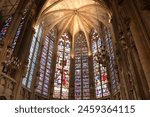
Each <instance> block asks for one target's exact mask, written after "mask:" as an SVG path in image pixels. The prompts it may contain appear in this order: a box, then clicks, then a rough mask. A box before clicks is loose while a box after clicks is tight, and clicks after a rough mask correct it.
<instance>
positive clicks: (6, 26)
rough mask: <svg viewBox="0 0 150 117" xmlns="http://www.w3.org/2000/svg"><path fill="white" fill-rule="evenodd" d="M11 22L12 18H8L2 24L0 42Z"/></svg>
mask: <svg viewBox="0 0 150 117" xmlns="http://www.w3.org/2000/svg"><path fill="white" fill-rule="evenodd" d="M11 22H12V16H9V17H8V18H7V19H6V21H5V22H4V24H3V27H2V29H1V31H0V41H1V40H3V38H4V36H5V35H6V33H7V31H8V28H9V26H10V24H11Z"/></svg>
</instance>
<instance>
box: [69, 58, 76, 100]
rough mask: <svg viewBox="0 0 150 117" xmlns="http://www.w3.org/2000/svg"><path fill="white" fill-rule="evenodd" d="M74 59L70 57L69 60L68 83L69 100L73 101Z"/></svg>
mask: <svg viewBox="0 0 150 117" xmlns="http://www.w3.org/2000/svg"><path fill="white" fill-rule="evenodd" d="M74 72H75V59H74V57H71V59H70V82H69V99H70V100H74V99H75V93H74V91H75V75H74V74H75V73H74Z"/></svg>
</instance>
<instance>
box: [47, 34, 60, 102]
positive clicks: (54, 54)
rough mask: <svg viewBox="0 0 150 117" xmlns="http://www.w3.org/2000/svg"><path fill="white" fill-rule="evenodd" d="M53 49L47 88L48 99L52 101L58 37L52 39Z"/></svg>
mask: <svg viewBox="0 0 150 117" xmlns="http://www.w3.org/2000/svg"><path fill="white" fill-rule="evenodd" d="M54 40H55V41H54V49H53V56H52V64H51V79H50V87H49V99H53V93H54V79H55V70H56V61H57V50H58V41H59V39H58V35H57V36H56V38H55V39H54Z"/></svg>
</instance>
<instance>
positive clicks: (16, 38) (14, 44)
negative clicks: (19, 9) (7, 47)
mask: <svg viewBox="0 0 150 117" xmlns="http://www.w3.org/2000/svg"><path fill="white" fill-rule="evenodd" d="M26 13H27V9H25V11H24V13H23V16H22V18H21V21H20V24H19V26H18V29H17V32H16V35H15V37H14V40H13V43H12V49H13V50H14V49H15V46H16V44H17V41H18V38H19V36H20V33H21V30H22V27H23V25H24V23H25V18H26Z"/></svg>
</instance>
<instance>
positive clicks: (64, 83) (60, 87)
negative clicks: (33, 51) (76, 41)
mask: <svg viewBox="0 0 150 117" xmlns="http://www.w3.org/2000/svg"><path fill="white" fill-rule="evenodd" d="M70 48H71V44H70V41H69V37H68V35H67V33H65V34H64V35H62V38H61V39H59V42H58V52H57V61H56V63H57V64H56V71H55V79H54V95H53V97H54V98H61V99H68V95H69V79H70Z"/></svg>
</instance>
